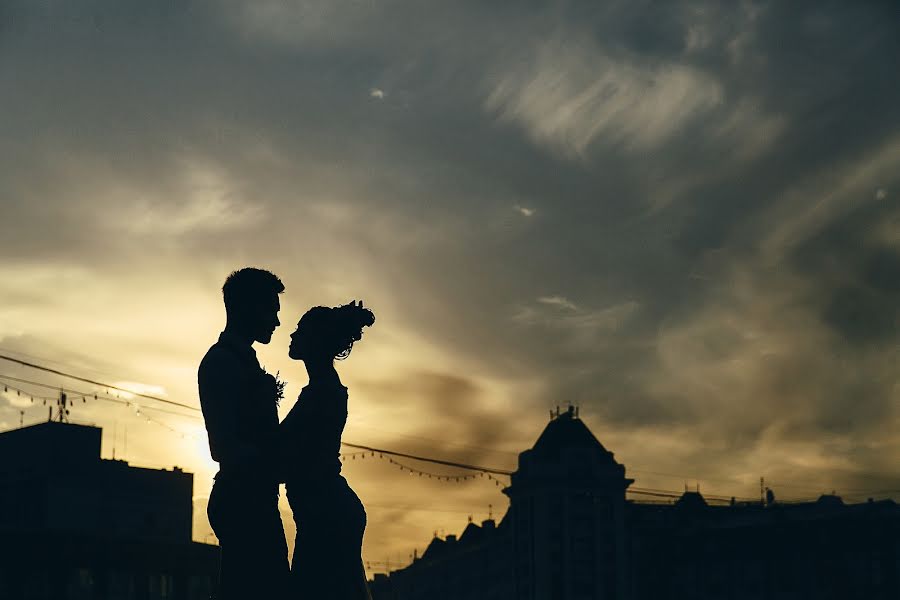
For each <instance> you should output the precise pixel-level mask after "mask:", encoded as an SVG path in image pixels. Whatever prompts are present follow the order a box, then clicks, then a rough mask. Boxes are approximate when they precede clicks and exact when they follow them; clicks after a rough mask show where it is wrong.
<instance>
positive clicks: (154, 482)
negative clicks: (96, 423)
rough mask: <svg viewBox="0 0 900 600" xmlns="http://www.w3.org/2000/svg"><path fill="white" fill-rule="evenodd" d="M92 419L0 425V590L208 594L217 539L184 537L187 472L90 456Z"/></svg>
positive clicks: (47, 595) (41, 594)
mask: <svg viewBox="0 0 900 600" xmlns="http://www.w3.org/2000/svg"><path fill="white" fill-rule="evenodd" d="M101 434H102V430H101V429H100V428H98V427H90V426H85V425H75V424H71V423H62V422H55V421H48V422H46V423H40V424H38V425H33V426H29V427H23V428H20V429H14V430H12V431H7V432H4V433H0V598H3V599H7V598H9V599H17V598H29V599H35V600H37V599H48V600H50V599H52V600H59V599H81V598H84V599H91V600H95V599H106V598H109V599H116V600H131V599H133V600H157V599H158V600H162V599H166V600H170V599H171V600H182V599H183V600H193V599H201V598H203V599H206V598H209V595H210V592H211V589H212V583H213V581H215V576H216V572H217V569H218V554H219V548H218V547H217V546H211V545H207V544H200V543H196V542H193V541H192V539H191V526H192V512H193V502H192V496H193V475H192V474H190V473H185V472H184V471H182V470H181V469H178V468H177V467H176V468H174V469H173V470H171V471H169V470H157V469H144V468H136V467H132V466H130V465H128V463H126V462H124V461H121V460H104V459H101V458H100V442H101Z"/></svg>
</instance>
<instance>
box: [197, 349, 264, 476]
mask: <svg viewBox="0 0 900 600" xmlns="http://www.w3.org/2000/svg"><path fill="white" fill-rule="evenodd" d="M243 370H244V367H243V366H242V365H241V364H240V362H239V361H238V360H237V359H235V357H233V356H231V355H230V354H228V352H226V351H223V350H221V349H219V348H215V347H213V348H211V349H210V351H209V352H208V353H207V354H206V356H205V357H204V358H203V361H202V362H201V363H200V369H199V370H198V372H197V384H198V386H199V391H200V407H201V408H202V410H203V419H204V421H205V422H206V431H207V434H208V435H209V450H210V454H212V458H213V460H215V461H216V462H218V463H219V465H220V467H223V468H228V469H238V470H244V469H251V470H252V469H255V468H256V467H257V466H258V464H259V461H260V459H261V458H262V457H261V455H260V452H259V450H258V449H257V448H256V447H254V446H253V445H251V444H248V443H247V442H245V441H244V440H241V439H240V437H239V436H238V406H239V403H240V402H241V401H242V398H240V390H241V388H242V386H241V382H242V375H241V374H242V371H243ZM243 400H246V399H243Z"/></svg>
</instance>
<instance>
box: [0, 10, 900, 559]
mask: <svg viewBox="0 0 900 600" xmlns="http://www.w3.org/2000/svg"><path fill="white" fill-rule="evenodd" d="M0 15H2V18H0V23H2V24H0V32H2V36H0V39H2V43H0V89H2V90H3V98H4V111H3V114H2V115H0V132H2V135H0V170H2V173H3V177H0V214H2V218H0V255H2V257H3V259H2V260H0V354H7V355H9V356H12V357H17V358H20V359H23V360H28V361H31V362H34V363H37V364H41V365H44V366H48V367H51V368H55V369H57V370H63V371H69V372H72V373H75V374H78V375H81V376H83V377H85V378H88V379H93V380H96V381H100V382H104V383H109V384H113V385H119V386H121V387H123V388H127V389H132V390H134V391H137V392H144V393H147V394H150V395H154V396H159V397H162V398H167V399H170V400H174V401H178V402H182V403H185V404H188V405H192V406H199V403H198V398H197V366H198V363H199V361H200V359H201V357H202V356H203V353H204V352H205V351H206V349H207V348H208V347H209V345H210V344H211V343H212V342H213V341H215V339H216V337H217V336H218V334H219V332H220V331H221V329H222V327H223V325H224V322H225V315H224V311H223V309H222V300H221V286H222V284H223V282H224V280H225V277H226V276H227V275H228V274H229V273H230V272H231V271H232V270H234V269H237V268H240V267H243V266H249V265H254V266H260V267H265V268H269V269H271V270H273V271H274V272H276V273H277V274H278V275H279V276H280V277H281V278H282V280H283V281H284V283H285V286H286V291H285V293H284V295H283V297H282V310H281V312H280V318H281V322H282V325H281V327H280V328H279V329H277V330H276V332H275V334H274V337H273V340H272V343H271V344H269V345H267V346H260V345H257V347H256V348H257V353H258V356H259V358H260V362H261V363H262V364H263V365H264V366H265V368H266V369H267V370H268V371H269V372H271V373H275V372H276V371H277V372H280V374H281V377H282V379H284V380H286V381H287V382H288V385H287V389H286V393H285V400H284V401H283V402H282V405H281V408H280V411H281V415H282V416H283V415H284V414H285V413H286V412H287V410H289V408H290V406H291V405H292V403H293V400H294V398H296V396H297V394H298V393H299V391H300V388H301V387H302V386H303V385H304V384H305V381H306V379H305V373H304V371H303V368H302V365H300V364H299V363H297V362H294V361H291V360H290V359H289V358H288V357H287V348H288V336H289V334H290V331H291V330H292V328H293V326H294V324H295V323H296V321H297V319H298V318H299V317H300V315H301V314H303V312H304V311H305V310H306V309H308V308H309V307H310V306H313V305H337V304H342V303H346V302H349V301H350V300H351V299H362V300H363V301H365V303H366V306H371V307H372V308H373V310H374V311H375V312H376V313H377V314H378V326H377V328H373V330H372V331H371V332H370V333H367V337H366V339H365V340H364V341H363V342H362V343H360V344H359V346H358V347H356V348H355V349H354V351H353V353H352V355H351V356H350V357H349V359H348V360H347V361H346V362H343V363H341V364H340V365H339V367H338V368H339V369H340V371H341V376H342V378H343V381H344V383H345V384H346V385H347V386H348V388H349V412H350V415H349V421H348V424H347V429H346V432H345V434H344V439H345V440H346V441H350V442H355V443H359V444H363V445H368V446H373V447H378V448H390V449H394V450H397V451H399V452H404V453H408V454H418V455H426V456H435V457H439V458H444V459H448V460H453V461H458V462H463V463H469V464H477V465H486V466H491V467H496V468H498V469H505V470H512V469H513V468H514V467H515V461H516V456H517V454H518V452H520V451H521V450H522V449H524V448H527V447H530V446H531V445H532V444H533V442H534V439H535V436H536V435H537V434H538V433H539V432H540V431H541V430H542V428H543V426H544V424H545V423H546V422H547V411H548V410H551V409H554V408H555V407H556V406H557V405H559V406H563V407H565V406H566V405H567V403H572V404H575V405H578V406H579V409H580V417H581V419H582V420H584V421H585V423H586V424H587V425H588V426H589V427H590V429H591V430H592V431H594V432H595V434H596V435H597V437H598V438H599V439H601V440H603V442H604V444H608V446H609V447H610V448H613V449H615V452H616V460H618V461H619V462H620V463H622V464H626V465H628V468H629V473H633V477H634V478H635V479H636V480H637V483H636V484H635V485H636V486H640V487H645V488H653V489H668V490H681V489H683V487H684V486H685V485H687V486H688V487H690V488H692V489H693V488H694V487H695V486H696V485H697V483H698V482H699V485H700V488H701V490H702V491H703V492H705V493H709V494H719V493H721V494H724V495H739V496H751V497H755V496H758V495H759V479H760V477H765V481H766V484H767V485H770V486H771V487H772V488H773V489H774V490H775V493H776V495H777V496H778V497H779V498H800V497H803V498H809V497H816V496H818V494H820V493H821V492H823V491H828V492H830V491H831V490H836V491H837V493H839V494H843V495H845V496H854V497H855V498H857V499H864V498H865V497H867V496H869V495H873V496H875V497H889V496H893V497H897V496H898V494H900V475H898V473H897V469H896V464H897V462H898V459H900V434H898V431H900V427H898V425H900V413H898V407H900V370H898V369H897V365H898V364H900V354H898V353H900V331H898V323H900V287H898V281H900V225H898V224H900V202H898V200H897V199H898V198H900V123H898V119H900V116H898V115H897V111H896V110H895V107H896V105H897V103H898V101H900V89H898V87H897V86H896V85H895V84H894V81H895V80H896V73H895V67H894V63H895V62H896V61H895V60H893V59H892V57H895V56H897V55H900V37H898V36H897V35H896V31H897V30H898V27H900V15H898V13H897V10H896V8H895V7H893V6H891V5H890V3H855V4H854V3H843V4H840V5H837V4H835V5H829V6H814V7H805V6H804V7H801V6H799V5H796V4H793V3H790V4H788V3H776V2H746V3H740V4H736V5H733V6H732V5H729V6H728V7H722V6H720V5H719V4H717V3H712V2H705V1H702V0H679V1H676V2H648V3H633V2H625V1H615V2H606V3H596V2H591V1H588V0H570V1H564V2H556V3H550V4H546V5H545V4H540V5H539V4H536V3H516V4H510V5H503V6H499V5H498V6H493V5H487V4H485V3H479V2H468V1H462V2H454V3H420V2H402V1H399V0H398V1H393V0H390V1H389V0H376V1H373V2H357V1H355V0H353V1H351V0H337V1H335V0H308V1H306V2H301V3H288V2H278V1H275V0H262V1H259V2H253V3H204V2H199V3H198V2H193V3H181V4H180V3H168V4H166V5H165V6H157V5H152V6H151V5H147V4H145V3H141V2H137V1H135V0H126V1H125V2H116V3H109V2H105V1H103V0H97V1H96V2H91V3H88V4H82V5H80V6H79V7H78V8H76V7H75V5H71V4H69V3H63V2H45V3H33V2H25V1H19V0H13V1H10V2H6V3H4V5H3V8H2V9H0ZM313 259H314V260H313ZM3 376H7V377H11V378H20V379H27V380H36V381H40V382H43V383H46V384H48V385H53V386H59V385H68V386H71V387H72V388H73V389H75V390H80V391H83V392H89V391H95V390H93V389H92V386H90V385H86V384H85V385H81V384H76V383H75V382H71V381H69V382H68V383H67V381H66V380H65V379H62V378H59V377H58V376H53V375H51V374H48V373H40V372H36V371H34V370H33V369H29V368H28V367H25V366H22V365H18V364H15V363H10V362H8V361H2V360H0V381H6V380H4V379H3ZM7 383H8V384H9V385H8V386H7V390H6V391H2V390H3V388H0V430H6V429H10V428H14V427H18V425H19V423H20V419H21V420H22V421H23V422H24V423H25V424H28V423H35V422H38V421H41V420H45V419H46V417H47V407H46V406H44V405H43V404H42V400H38V401H37V402H35V403H33V404H32V403H31V402H30V400H29V399H28V398H27V397H25V396H22V395H17V394H16V392H15V390H14V389H13V387H10V386H18V387H21V388H22V389H23V390H24V391H25V392H26V395H29V394H33V395H38V394H39V395H41V396H44V395H46V396H48V397H53V396H55V394H56V392H55V391H54V390H53V389H49V388H43V389H42V388H39V387H37V386H33V385H30V384H25V383H15V382H14V381H12V380H10V381H8V382H7ZM120 399H123V400H127V397H126V394H123V393H120ZM150 404H152V403H151V402H149V401H148V402H147V406H148V407H149V405H150ZM23 410H24V411H25V414H24V415H21V414H20V411H23ZM174 412H178V411H174ZM148 415H149V416H150V417H151V419H152V420H153V421H158V423H157V422H148V421H147V420H146V418H145V417H146V416H148ZM71 417H72V419H73V420H74V421H76V422H83V423H95V424H97V425H98V426H101V427H103V430H104V434H103V445H102V452H103V456H104V457H105V458H110V457H111V456H112V449H113V447H114V446H115V449H116V456H117V457H118V458H122V459H124V460H127V461H129V462H130V463H132V464H135V465H145V466H153V467H167V468H171V467H172V466H175V465H178V466H180V467H182V468H184V469H185V470H188V471H190V472H193V473H194V474H195V478H194V486H195V487H194V515H195V521H194V525H193V531H194V537H195V539H197V540H199V541H203V540H204V539H207V536H208V535H209V526H208V523H207V522H206V518H205V502H206V497H207V496H208V494H209V489H210V486H211V478H212V475H213V473H214V472H215V467H216V466H215V463H213V462H212V461H211V459H210V457H209V451H208V447H207V445H206V438H205V430H204V428H203V423H202V421H201V420H199V419H196V418H190V417H187V418H186V417H180V416H176V415H173V414H167V413H154V412H152V411H148V412H147V413H146V415H139V414H137V412H136V411H135V408H134V407H133V406H132V407H129V406H128V405H127V403H126V404H116V403H114V402H104V401H99V400H98V401H92V400H89V401H87V402H84V403H76V404H75V405H74V406H73V407H72V413H71ZM182 434H184V437H182ZM435 470H436V471H441V470H440V469H439V468H437V467H435ZM344 471H345V474H346V476H347V479H348V480H349V481H350V483H351V485H352V486H353V488H354V489H355V490H356V491H357V492H358V494H359V496H360V498H361V499H362V500H363V502H364V503H365V504H366V506H367V510H368V515H369V525H368V528H367V531H366V537H365V545H364V556H365V558H366V559H367V560H372V561H384V560H386V559H391V560H395V561H398V562H402V561H403V560H405V559H406V557H408V555H409V554H410V553H411V552H412V551H413V549H414V548H418V549H419V550H420V551H421V550H422V547H421V544H422V543H423V541H425V540H427V539H428V538H429V537H430V534H431V533H432V532H433V531H434V530H435V529H444V530H445V531H446V532H448V533H450V532H454V531H455V532H457V533H458V532H459V531H461V528H462V527H463V526H464V525H465V518H466V516H467V515H468V514H472V515H473V518H474V520H476V521H480V520H482V519H484V518H486V517H487V514H488V506H489V505H493V511H494V514H495V515H497V514H500V513H501V512H502V507H503V506H505V504H504V502H505V497H504V496H503V495H502V494H501V493H500V491H499V487H498V486H496V485H495V484H494V482H493V481H490V480H486V478H475V479H471V480H468V481H463V482H455V481H451V482H447V481H436V480H433V479H432V480H429V479H428V478H427V477H424V476H423V477H418V476H415V475H412V476H411V475H410V474H409V473H407V472H405V471H400V470H399V468H397V467H396V466H395V465H392V464H390V463H388V462H385V461H369V460H368V459H365V460H358V459H357V460H352V459H349V460H347V461H345V465H344ZM441 472H443V471H441ZM446 472H447V473H454V472H455V471H454V470H453V469H450V468H448V469H447V471H446ZM436 496H437V497H439V498H440V500H439V501H436V500H434V498H435V497H436ZM285 509H286V507H285ZM284 516H285V525H286V527H287V528H288V529H289V531H288V538H289V539H290V538H291V536H292V531H290V529H291V527H292V522H291V520H290V515H289V513H285V515H284Z"/></svg>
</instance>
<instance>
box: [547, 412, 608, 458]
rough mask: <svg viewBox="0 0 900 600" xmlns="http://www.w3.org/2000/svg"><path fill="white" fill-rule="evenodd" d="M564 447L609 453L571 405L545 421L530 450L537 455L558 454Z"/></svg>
mask: <svg viewBox="0 0 900 600" xmlns="http://www.w3.org/2000/svg"><path fill="white" fill-rule="evenodd" d="M564 448H585V449H589V450H595V451H598V452H602V453H605V454H609V452H608V451H607V450H606V448H604V447H603V444H601V443H600V441H599V440H598V439H597V438H596V437H594V434H593V433H591V430H590V429H588V428H587V426H586V425H585V424H584V422H583V421H581V419H579V418H578V417H576V416H575V410H574V407H572V406H570V407H569V410H568V411H566V412H564V413H559V415H558V416H557V417H556V418H554V419H553V420H552V421H550V422H549V423H547V427H545V428H544V431H543V432H542V433H541V435H540V437H539V438H538V440H537V442H535V444H534V447H533V448H532V449H531V452H532V454H536V455H539V456H558V455H559V453H560V451H561V450H562V449H564Z"/></svg>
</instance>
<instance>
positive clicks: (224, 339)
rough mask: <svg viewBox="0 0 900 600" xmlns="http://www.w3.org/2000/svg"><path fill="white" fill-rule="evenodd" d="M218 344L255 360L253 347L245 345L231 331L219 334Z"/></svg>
mask: <svg viewBox="0 0 900 600" xmlns="http://www.w3.org/2000/svg"><path fill="white" fill-rule="evenodd" d="M219 342H221V343H222V344H225V345H227V346H228V347H229V348H232V349H234V350H235V351H236V352H241V353H244V354H247V355H249V356H252V357H253V358H256V350H254V349H253V345H252V344H251V345H247V343H246V342H245V341H244V340H243V339H241V338H240V336H238V335H236V334H234V333H233V332H231V331H228V330H225V331H223V332H222V333H220V334H219Z"/></svg>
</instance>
